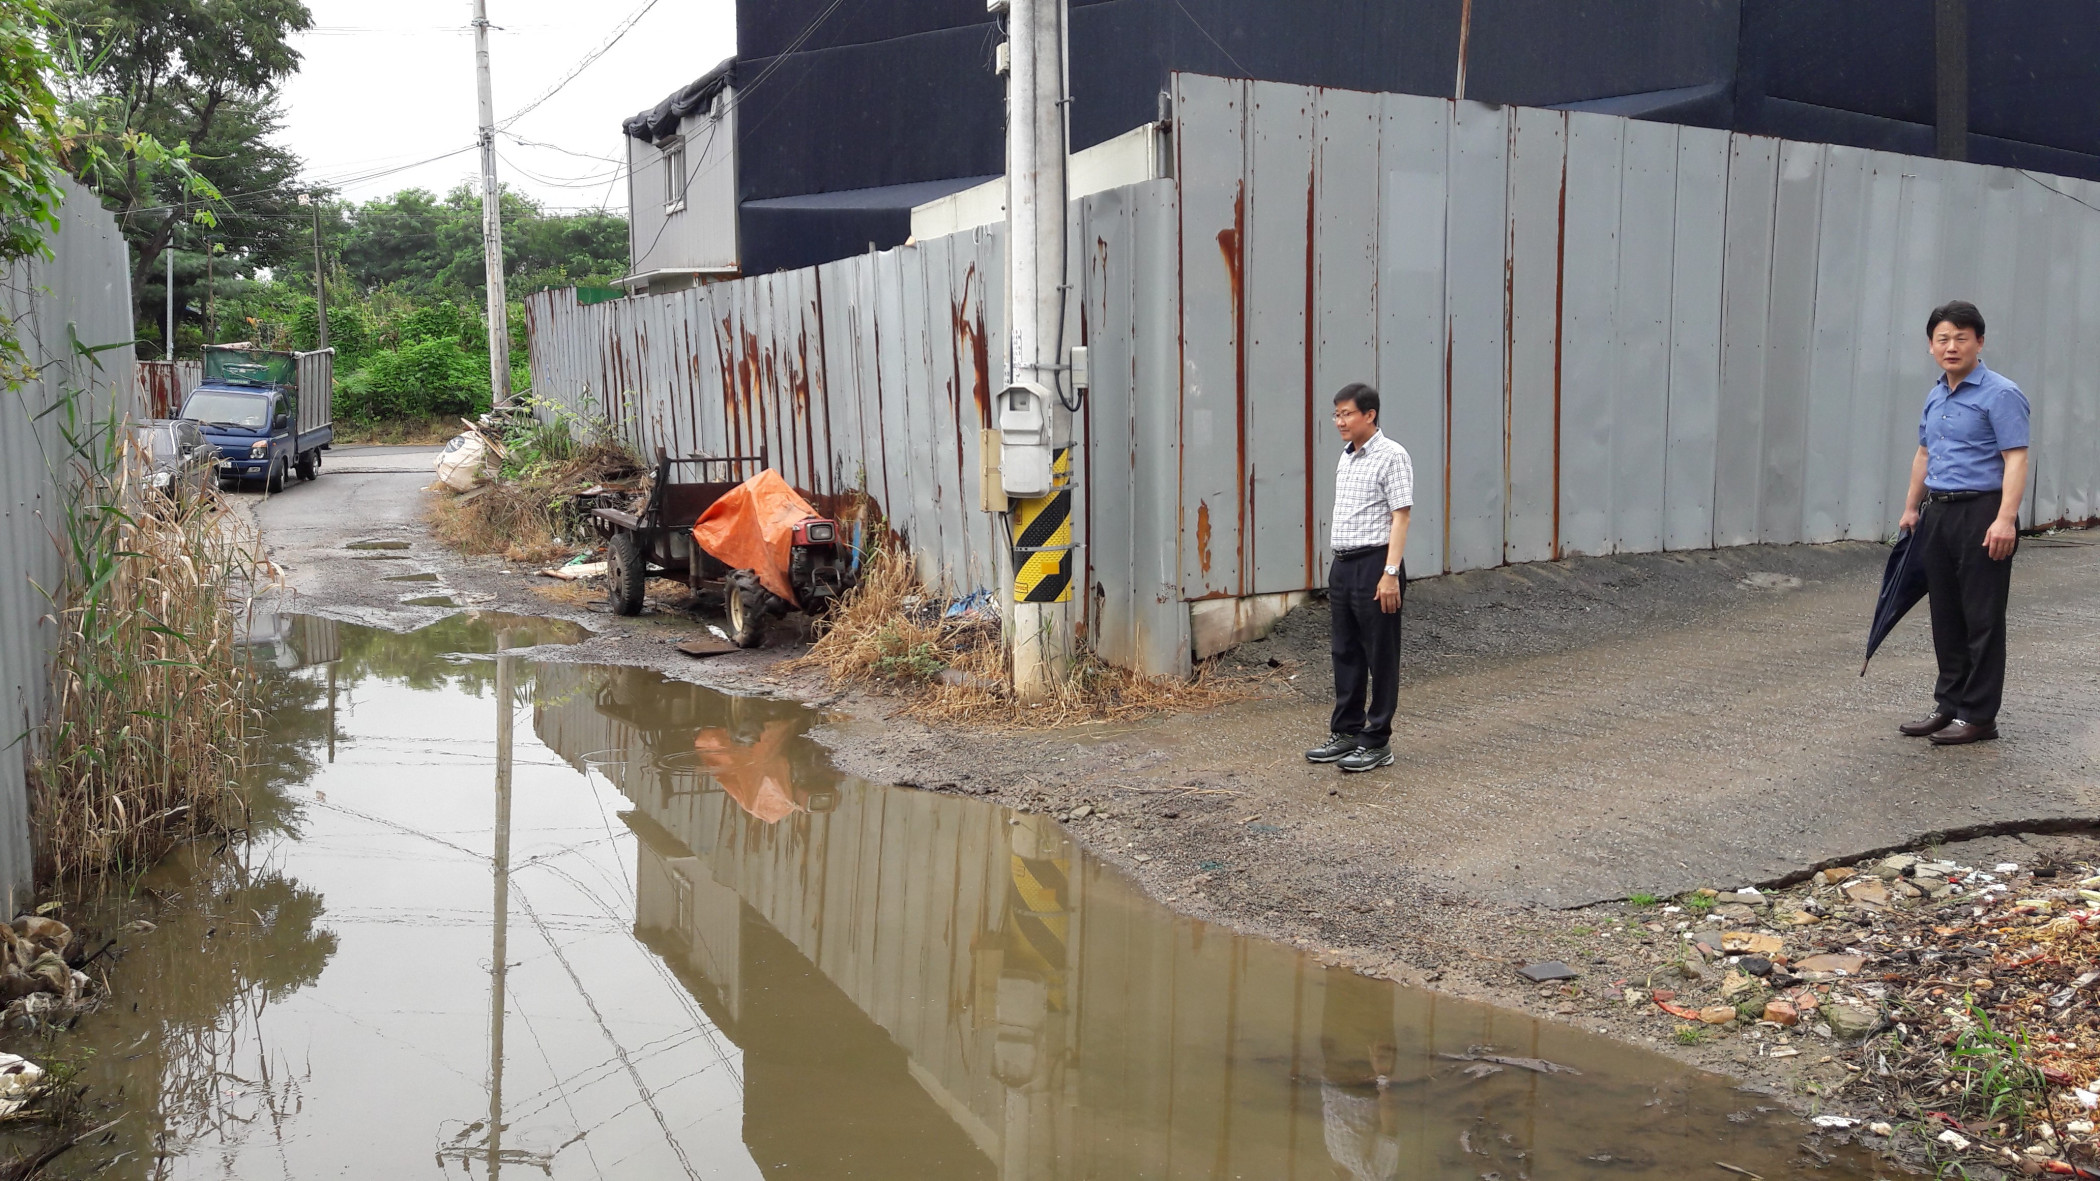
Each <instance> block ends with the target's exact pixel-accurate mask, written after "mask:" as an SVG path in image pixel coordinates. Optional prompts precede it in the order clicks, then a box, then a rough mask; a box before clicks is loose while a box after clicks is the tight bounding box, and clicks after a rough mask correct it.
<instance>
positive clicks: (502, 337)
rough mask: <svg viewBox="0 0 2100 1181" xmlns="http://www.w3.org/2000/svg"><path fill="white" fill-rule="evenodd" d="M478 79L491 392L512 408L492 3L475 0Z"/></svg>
mask: <svg viewBox="0 0 2100 1181" xmlns="http://www.w3.org/2000/svg"><path fill="white" fill-rule="evenodd" d="M474 73H475V83H476V86H477V88H478V89H479V91H480V98H481V265H482V268H483V269H484V270H485V271H487V272H488V289H489V293H488V294H489V308H488V320H489V392H490V393H491V394H492V395H493V397H494V401H495V404H496V405H498V406H503V405H507V404H508V403H509V402H510V304H509V303H508V302H507V301H506V300H505V298H504V294H503V197H502V193H501V191H500V190H499V189H498V188H497V187H496V100H495V98H494V97H493V96H492V95H491V94H490V92H489V3H488V0H474Z"/></svg>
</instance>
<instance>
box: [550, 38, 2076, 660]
mask: <svg viewBox="0 0 2100 1181" xmlns="http://www.w3.org/2000/svg"><path fill="white" fill-rule="evenodd" d="M1173 90H1174V95H1173V98H1174V102H1173V108H1174V112H1173V133H1172V135H1173V155H1174V167H1173V177H1172V179H1168V180H1159V181H1150V182H1146V183H1143V184H1137V185H1132V186H1128V187H1124V188H1120V189H1112V190H1109V191H1107V192H1102V193H1097V194H1093V195H1089V196H1085V197H1082V198H1080V199H1078V200H1076V201H1074V202H1073V209H1072V225H1073V227H1074V232H1073V234H1072V236H1071V240H1072V255H1073V257H1072V262H1071V274H1072V276H1073V278H1072V283H1073V286H1074V289H1075V290H1074V298H1073V300H1072V301H1071V303H1072V306H1071V309H1070V313H1069V317H1068V322H1067V325H1066V339H1067V341H1068V342H1072V343H1082V344H1085V345H1087V346H1088V348H1089V352H1090V356H1089V366H1088V367H1089V370H1090V373H1091V376H1092V388H1091V389H1090V390H1089V392H1088V399H1087V402H1086V405H1085V407H1084V409H1083V410H1082V411H1081V413H1080V414H1079V415H1078V416H1077V421H1076V422H1075V424H1074V426H1073V440H1074V444H1075V447H1076V448H1077V455H1076V456H1075V459H1076V463H1075V468H1076V476H1075V483H1076V490H1075V495H1074V503H1073V508H1072V523H1073V530H1074V540H1075V542H1076V543H1077V544H1078V545H1079V546H1080V550H1079V556H1078V563H1079V568H1078V569H1077V570H1076V571H1075V580H1074V581H1075V583H1076V584H1077V586H1079V587H1080V588H1082V589H1081V591H1080V594H1079V603H1078V609H1079V610H1080V611H1081V612H1082V617H1083V619H1084V626H1085V628H1086V633H1087V636H1088V640H1089V642H1090V643H1091V644H1092V645H1093V647H1094V648H1095V650H1096V651H1097V652H1098V653H1099V654H1100V655H1101V656H1102V657H1103V658H1104V659H1106V660H1108V661H1110V662H1111V663H1115V664H1119V665H1124V666H1127V667H1133V668H1137V669H1140V670H1143V671H1146V672H1151V673H1173V672H1179V671H1185V670H1187V669H1188V667H1189V664H1190V658H1191V656H1192V655H1194V656H1202V655H1207V654H1208V652H1209V651H1213V650H1215V649H1216V648H1217V647H1219V646H1221V645H1222V644H1223V643H1226V642H1230V641H1231V639H1232V638H1233V637H1235V636H1236V635H1238V634H1241V629H1242V628H1243V626H1245V624H1244V623H1243V622H1242V621H1244V620H1258V619H1260V618H1264V617H1270V616H1272V615H1273V613H1274V612H1275V611H1276V610H1277V609H1280V606H1282V605H1285V604H1287V603H1288V602H1290V601H1291V598H1290V597H1291V596H1292V595H1294V594H1297V593H1300V592H1304V591H1308V590H1313V589H1317V588H1319V587H1321V586H1323V585H1324V583H1325V578H1326V571H1327V566H1328V562H1329V560H1330V557H1331V554H1330V553H1329V545H1328V526H1329V522H1328V512H1329V506H1330V503H1331V500H1332V496H1333V481H1334V460H1335V448H1336V446H1337V444H1336V442H1335V439H1334V437H1333V435H1332V433H1331V427H1330V426H1329V425H1328V399H1329V398H1330V397H1331V396H1332V394H1333V392H1334V391H1335V390H1337V389H1339V388H1340V387H1341V386H1343V385H1345V384H1347V383H1349V382H1352V381H1368V382H1370V383H1371V384H1373V385H1375V386H1377V387H1378V388H1379V389H1380V390H1381V391H1383V393H1384V400H1385V406H1384V410H1383V413H1382V414H1381V416H1380V417H1381V422H1382V425H1384V427H1385V428H1386V430H1387V431H1388V433H1390V434H1391V435H1393V436H1394V437H1396V438H1397V439H1399V441H1400V442H1401V443H1403V444H1404V445H1406V447H1407V448H1408V450H1409V451H1410V452H1411V453H1412V455H1413V457H1414V462H1415V492H1416V502H1415V512H1414V521H1413V526H1412V528H1411V529H1410V531H1409V534H1408V551H1407V565H1408V569H1409V571H1410V572H1411V573H1413V574H1414V575H1415V576H1417V577H1420V576H1423V575H1429V574H1437V573H1444V572H1457V571H1464V570H1477V569H1483V568H1487V567H1492V566H1499V565H1503V564H1505V563H1517V562H1536V561H1549V560H1553V559H1557V558H1562V557H1568V556H1573V555H1579V554H1588V555H1601V554H1621V553H1644V552H1656V551H1662V550H1690V549H1706V548H1712V547H1717V546H1733V545H1746V544H1753V543H1777V544H1789V543H1796V542H1828V541H1838V540H1843V539H1861V540H1881V539H1885V538H1887V537H1888V536H1890V535H1891V534H1892V533H1893V531H1894V527H1895V524H1896V520H1897V518H1898V516H1900V514H1901V511H1902V504H1901V498H1902V495H1903V489H1904V482H1905V480H1906V478H1907V475H1908V470H1909V457H1910V454H1911V453H1912V451H1914V449H1915V447H1916V445H1917V435H1916V429H1917V419H1918V414H1919V411H1920V409H1921V407H1922V405H1923V401H1924V397H1925V393H1926V391H1927V389H1928V388H1929V387H1930V385H1931V383H1932V382H1933V380H1934V379H1935V378H1936V376H1937V370H1936V369H1935V368H1934V367H1933V365H1932V363H1931V360H1930V358H1929V356H1928V355H1927V352H1926V350H1925V347H1924V344H1925V317H1926V314H1927V313H1928V312H1929V311H1930V310H1931V309H1932V308H1933V307H1934V306H1935V305H1937V304H1939V303H1941V302H1944V301H1946V300H1949V299H1956V298H1966V299H1971V300H1973V301H1975V302H1976V303H1978V304H1980V305H1981V306H1982V308H1983V310H1984V313H1985V314H1986V316H1987V317H1988V318H1989V321H1990V326H1991V327H1990V333H1989V343H1988V345H1987V347H1986V351H1985V359H1986V361H1987V362H1988V363H1989V364H1990V365H1991V366H1992V367H1993V368H1995V369H1998V370H2000V371H2002V372H2004V373H2006V374H2007V375H2009V376H2011V377H2012V378H2013V379H2014V380H2016V381H2018V382H2020V383H2021V385H2022V387H2023V388H2024V389H2025V390H2026V391H2027V393H2028V396H2029V398H2030V400H2031V401H2032V403H2033V406H2034V412H2035V444H2034V450H2033V456H2034V463H2033V472H2034V477H2033V481H2032V485H2031V488H2030V491H2029V494H2028V501H2027V506H2026V512H2025V513H2023V519H2024V520H2025V521H2026V522H2028V523H2030V524H2032V523H2043V524H2046V523H2051V522H2067V523H2069V522H2085V521H2091V520H2095V519H2100V183H2094V182H2088V181H2080V180H2074V179H2069V178H2064V177H2057V176H2048V175H2043V174H2040V173H2035V172H2029V171H2023V170H2019V169H2009V168H1996V167H1985V166H1979V165H1972V164H1965V163H1959V162H1954V161H1944V160H1932V159H1923V158H1919V157H1914V156H1901V155H1896V154H1893V153H1888V152H1878V151H1869V150H1866V149H1860V148H1851V147H1844V146H1838V145H1830V144H1814V143H1795V142H1790V141H1783V140H1777V139H1771V138H1766V137H1761V136H1753V135H1741V134H1734V133H1730V132H1726V131H1718V130H1712V129H1707V128H1698V127H1679V126H1676V125H1674V124H1668V123H1653V122H1643V121H1640V120H1634V119H1625V118H1619V117H1616V116H1609V115H1600V114H1592V113H1585V112H1569V111H1555V110H1538V109H1532V108H1522V107H1497V106H1489V105H1486V104H1481V103H1471V102H1456V101H1452V100H1448V99H1439V98H1425V97H1419V96H1412V95H1399V94H1364V93H1358V92H1353V91H1342V90H1330V89H1322V88H1316V87H1306V86H1294V85H1285V84H1281V83H1269V82H1249V81H1244V80H1234V79H1224V78H1212V77H1204V76H1200V75H1193V74H1179V75H1176V76H1175V78H1174V80H1173ZM1002 276H1003V264H1002V261H1001V253H1000V250H999V237H998V233H997V232H996V230H995V229H980V230H973V231H966V232H964V233H962V234H959V235H955V236H951V237H948V238H942V239H936V240H933V241H928V242H923V243H919V244H916V245H912V246H906V247H902V248H899V249H896V250H890V251H884V252H881V253H874V254H869V255H865V256H861V257H858V258H852V259H845V260H841V261H839V262H835V263H829V264H826V265H824V266H819V267H814V268H810V269H807V270H802V271H793V272H783V273H780V274H776V275H768V276H763V277H755V278H749V279H742V280H737V281H734V282H725V283H720V284H715V285H711V286H708V287H705V288H699V289H695V290H690V291H684V292H678V293H675V294H668V295H656V296H644V297H637V298H631V299H624V300H616V301H612V302H609V303H603V304H597V305H593V306H589V307H584V306H579V305H578V304H577V303H576V301H575V298H574V295H573V294H572V293H570V292H561V291H555V292H542V293H540V294H537V295H534V296H532V297H530V298H529V299H528V300H527V301H526V313H527V317H528V326H529V330H530V332H531V355H532V368H533V388H534V390H535V391H536V392H537V393H538V394H539V395H541V396H542V397H545V398H549V399H551V400H552V401H555V402H557V403H560V404H564V405H567V406H570V407H571V408H576V409H587V408H602V409H604V410H605V411H608V412H610V414H611V416H612V417H613V419H614V420H615V421H616V422H618V423H620V424H621V426H622V429H623V430H624V431H625V432H626V433H627V435H628V437H629V440H630V441H631V442H633V443H635V444H637V445H639V446H641V447H642V448H643V449H644V450H645V451H647V450H648V449H650V448H653V447H655V446H658V445H661V446H663V447H665V449H667V450H671V451H681V450H682V451H717V452H719V451H723V450H738V451H754V450H757V449H758V448H760V447H763V448H764V449H765V450H766V453H767V454H768V456H769V457H772V458H773V459H774V466H776V467H779V468H781V469H782V471H783V473H784V474H786V475H787V477H788V479H789V480H790V481H791V482H793V483H795V484H796V485H797V486H798V487H802V488H805V489H807V490H809V491H812V492H815V493H818V494H841V493H846V492H850V491H852V490H854V489H857V488H863V487H864V488H865V489H866V490H867V491H868V493H869V495H870V496H871V497H872V498H873V499H874V500H875V502H876V503H877V505H878V506H879V508H880V510H881V511H882V512H883V513H884V514H885V515H886V516H887V517H888V518H889V519H890V520H891V521H892V522H893V524H894V525H895V527H896V530H897V532H898V534H899V535H900V536H901V537H902V538H903V539H904V540H905V541H906V542H907V543H908V544H909V545H910V546H911V548H912V552H913V553H914V554H915V555H916V556H917V558H918V561H919V566H920V572H921V575H922V578H923V579H924V581H925V582H926V583H927V584H928V585H929V586H933V587H936V588H940V589H945V590H947V591H950V592H952V593H963V592H968V591H972V590H976V589H979V588H983V587H989V586H992V585H995V578H996V571H997V568H998V567H997V563H996V558H997V556H998V550H997V549H996V548H995V547H996V546H998V545H1000V544H1003V538H1002V535H1001V534H1000V532H999V529H998V526H997V521H998V518H996V517H995V516H993V515H992V514H990V513H988V512H986V511H984V509H983V507H982V502H981V501H980V498H979V484H978V473H979V461H980V446H979V434H978V432H979V431H980V430H981V429H982V428H984V427H987V426H990V425H992V424H991V423H990V421H989V417H990V415H989V396H990V395H991V394H992V393H993V392H995V391H996V390H997V389H998V388H999V386H1001V385H1003V384H1004V379H1005V373H1006V365H1005V357H1004V350H1003V348H1001V347H999V346H998V345H997V344H996V342H999V341H1002V340H1003V339H1004V338H1005V329H1004V325H1003V324H1002V323H1001V314H1000V313H1001V306H1002V303H1003V300H1002V298H1001V296H1000V294H999V293H1000V292H1001V291H1002V289H1003V279H1002ZM1220 620H1222V621H1223V622H1222V624H1220V623H1219V622H1218V621H1220Z"/></svg>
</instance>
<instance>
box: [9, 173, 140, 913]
mask: <svg viewBox="0 0 2100 1181" xmlns="http://www.w3.org/2000/svg"><path fill="white" fill-rule="evenodd" d="M64 184H65V192H66V201H65V207H64V210H63V216H62V220H61V222H60V225H59V229H58V232H57V234H56V235H55V236H54V237H52V238H51V239H50V247H51V254H52V257H51V258H50V259H48V260H44V259H38V260H34V261H30V262H26V263H22V264H19V265H17V266H14V267H12V268H9V269H6V270H4V271H0V313H4V314H5V315H6V316H8V317H9V318H10V319H12V320H13V321H14V323H15V331H16V332H17V333H18V334H19V336H20V338H21V343H22V349H23V353H24V357H23V360H24V361H26V362H27V363H28V364H29V365H31V366H32V367H34V368H35V369H36V370H37V371H38V377H37V379H36V380H33V381H29V382H26V383H24V384H22V385H20V386H18V387H14V388H9V389H4V390H0V892H5V893H6V894H7V895H8V896H9V899H8V901H7V906H8V909H7V911H6V913H8V914H13V913H14V908H15V906H16V904H17V903H18V902H19V901H20V900H21V899H22V898H23V897H25V896H26V894H27V892H28V890H29V888H30V871H31V865H30V857H29V810H28V793H27V789H26V785H25V783H24V778H23V776H24V768H25V767H26V765H27V763H28V761H29V760H30V759H31V758H33V757H34V752H35V744H34V743H33V742H32V741H29V740H27V739H25V740H23V741H19V742H18V741H16V738H17V737H18V736H22V735H27V734H30V733H32V732H33V731H34V730H35V728H36V727H37V725H38V724H40V723H41V721H42V719H43V710H44V704H45V702H44V692H45V685H46V678H47V676H48V673H49V665H50V659H51V653H52V649H53V646H54V645H55V644H56V642H57V639H58V632H57V629H56V628H55V627H53V626H52V624H51V623H50V621H49V620H48V619H47V618H46V613H47V612H48V611H49V610H50V603H49V602H48V601H47V600H46V599H45V598H44V593H43V592H42V591H41V590H39V589H37V588H38V587H39V586H44V587H56V586H57V585H58V583H59V579H60V576H61V573H62V565H61V562H60V551H59V543H58V539H57V537H56V535H55V533H54V530H56V529H57V527H58V523H57V518H58V514H59V512H60V510H59V509H58V507H57V502H58V498H59V497H60V496H61V495H62V494H63V493H62V489H63V487H64V484H65V470H66V455H67V451H66V443H65V441H64V439H63V437H62V435H61V428H60V424H61V421H62V419H63V417H64V416H63V414H62V413H46V412H47V411H48V410H49V409H50V408H51V407H52V406H54V405H56V404H58V403H59V402H60V401H61V399H62V398H63V397H64V393H65V391H67V390H85V391H88V394H87V396H86V397H85V398H83V399H82V400H81V411H82V413H81V417H82V418H94V417H100V416H105V415H107V414H108V413H109V411H110V409H111V407H112V406H113V405H114V406H117V407H120V408H124V409H129V407H130V406H131V403H132V397H133V394H132V390H133V360H132V352H131V345H130V343H129V341H130V340H131V277H130V268H129V256H128V255H127V253H126V251H125V246H124V239H123V238H122V236H120V235H119V234H118V233H117V228H116V222H115V220H114V219H112V218H111V217H110V216H109V214H107V213H105V212H103V211H102V208H101V206H100V204H99V203H98V202H97V201H96V200H95V198H94V196H93V194H90V193H88V192H87V191H86V190H84V189H82V188H80V187H79V186H77V185H74V184H73V183H72V182H70V181H67V182H64ZM120 342H122V343H121V345H120V347H117V348H112V349H109V350H108V351H106V352H101V353H96V354H94V355H93V356H92V357H83V356H81V355H79V354H78V353H77V352H76V349H75V345H76V343H77V344H78V345H81V346H86V347H88V348H94V347H96V346H100V345H111V344H119V343H120Z"/></svg>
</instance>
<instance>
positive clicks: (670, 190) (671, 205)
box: [657, 139, 686, 213]
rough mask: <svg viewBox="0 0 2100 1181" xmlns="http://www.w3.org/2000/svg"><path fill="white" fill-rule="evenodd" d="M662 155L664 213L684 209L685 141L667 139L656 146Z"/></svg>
mask: <svg viewBox="0 0 2100 1181" xmlns="http://www.w3.org/2000/svg"><path fill="white" fill-rule="evenodd" d="M657 146H658V147H660V148H662V149H663V154H664V212H665V213H676V212H678V211H679V210H681V209H683V208H685V182H686V171H685V141H684V140H683V139H667V140H664V141H663V142H662V143H661V144H659V145H657Z"/></svg>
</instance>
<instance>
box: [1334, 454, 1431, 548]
mask: <svg viewBox="0 0 2100 1181" xmlns="http://www.w3.org/2000/svg"><path fill="white" fill-rule="evenodd" d="M1414 503H1415V465H1414V461H1413V460H1411V459H1409V458H1408V456H1407V448H1405V447H1402V446H1401V445H1400V444H1398V443H1395V442H1394V441H1392V440H1391V439H1389V438H1387V437H1386V434H1385V432H1384V431H1379V432H1378V433H1377V434H1375V435H1372V436H1371V438H1370V440H1369V441H1368V442H1366V443H1365V444H1364V445H1363V446H1361V447H1345V448H1343V450H1342V458H1341V462H1340V463H1338V464H1337V465H1336V466H1335V470H1334V528H1333V531H1332V532H1331V533H1330V534H1329V538H1330V541H1331V542H1332V544H1333V546H1334V548H1335V550H1336V551H1337V552H1340V551H1342V550H1353V549H1362V548H1364V547H1365V546H1372V545H1384V544H1386V543H1387V542H1389V541H1391V540H1392V536H1393V514H1394V513H1396V512H1399V511H1400V510H1401V509H1404V508H1410V507H1413V505H1414Z"/></svg>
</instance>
